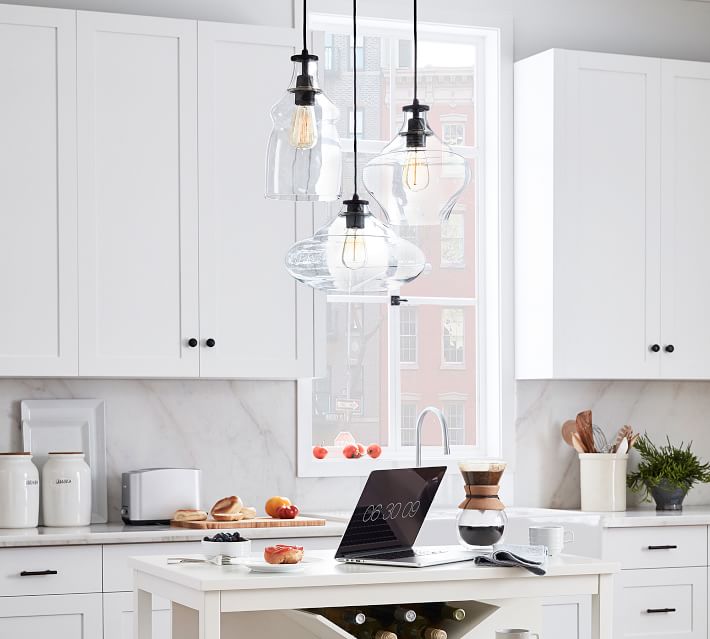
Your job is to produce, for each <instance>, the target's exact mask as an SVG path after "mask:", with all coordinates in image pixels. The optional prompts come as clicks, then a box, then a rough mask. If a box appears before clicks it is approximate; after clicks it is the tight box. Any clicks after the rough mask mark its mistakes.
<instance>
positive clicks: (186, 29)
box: [77, 11, 199, 377]
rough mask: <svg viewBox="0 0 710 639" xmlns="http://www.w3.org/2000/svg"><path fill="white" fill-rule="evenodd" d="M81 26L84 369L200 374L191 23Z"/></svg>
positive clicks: (113, 19) (84, 15) (110, 20)
mask: <svg viewBox="0 0 710 639" xmlns="http://www.w3.org/2000/svg"><path fill="white" fill-rule="evenodd" d="M77 30H78V33H77V55H78V59H77V62H78V65H77V68H78V80H77V81H78V122H79V130H78V146H79V148H78V166H79V295H80V307H79V315H80V333H79V334H80V361H79V372H80V374H81V375H82V376H114V375H115V376H133V377H172V376H184V377H197V376H198V374H199V349H197V348H191V347H190V346H189V345H188V340H189V339H190V338H197V337H198V336H199V326H198V321H199V319H198V316H199V314H198V274H197V269H198V264H197V253H198V211H197V86H196V83H197V70H196V64H197V25H196V23H195V22H194V21H189V20H173V19H166V18H153V17H144V16H128V15H113V14H106V13H89V12H82V11H80V12H78V16H77Z"/></svg>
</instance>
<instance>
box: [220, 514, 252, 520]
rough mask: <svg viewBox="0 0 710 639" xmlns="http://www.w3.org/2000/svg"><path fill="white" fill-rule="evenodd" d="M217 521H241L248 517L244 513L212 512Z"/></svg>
mask: <svg viewBox="0 0 710 639" xmlns="http://www.w3.org/2000/svg"><path fill="white" fill-rule="evenodd" d="M212 519H214V520H215V521H240V520H242V519H246V517H245V516H244V513H212Z"/></svg>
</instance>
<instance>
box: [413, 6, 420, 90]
mask: <svg viewBox="0 0 710 639" xmlns="http://www.w3.org/2000/svg"><path fill="white" fill-rule="evenodd" d="M418 24H419V19H418V16H417V0H414V29H413V30H414V104H417V103H418V102H419V100H418V97H417V90H418V88H419V86H418V82H417V74H418V72H419V33H418V31H417V25H418Z"/></svg>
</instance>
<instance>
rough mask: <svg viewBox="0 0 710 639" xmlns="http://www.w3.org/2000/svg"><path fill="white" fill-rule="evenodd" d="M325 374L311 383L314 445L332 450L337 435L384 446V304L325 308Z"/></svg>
mask: <svg viewBox="0 0 710 639" xmlns="http://www.w3.org/2000/svg"><path fill="white" fill-rule="evenodd" d="M326 312H327V354H326V358H327V362H328V369H327V375H326V377H324V378H321V379H317V380H314V383H313V413H314V414H313V444H314V445H316V444H324V445H325V446H336V445H338V444H339V443H336V438H337V437H338V435H339V434H341V433H346V434H347V433H349V434H351V435H352V437H353V439H354V440H355V441H357V442H361V443H363V444H365V445H367V444H369V443H373V442H377V443H379V444H381V445H382V446H386V445H387V444H388V437H387V423H388V411H387V378H386V376H387V366H386V365H385V366H383V365H382V362H383V361H384V362H385V363H386V361H387V346H386V331H387V319H386V312H387V305H386V304H362V303H351V304H347V303H340V302H337V303H334V302H328V303H327V304H326Z"/></svg>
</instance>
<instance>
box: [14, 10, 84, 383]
mask: <svg viewBox="0 0 710 639" xmlns="http://www.w3.org/2000/svg"><path fill="white" fill-rule="evenodd" d="M0 86H2V99H0V140H2V143H0V175H2V187H1V188H0V273H1V275H0V299H1V300H2V307H1V308H0V375H12V376H23V375H62V376H64V375H66V376H69V375H76V374H77V366H78V359H77V357H78V356H77V284H76V277H77V271H76V41H75V13H74V12H73V11H65V10H59V9H39V8H34V7H17V6H9V5H2V6H0Z"/></svg>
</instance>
